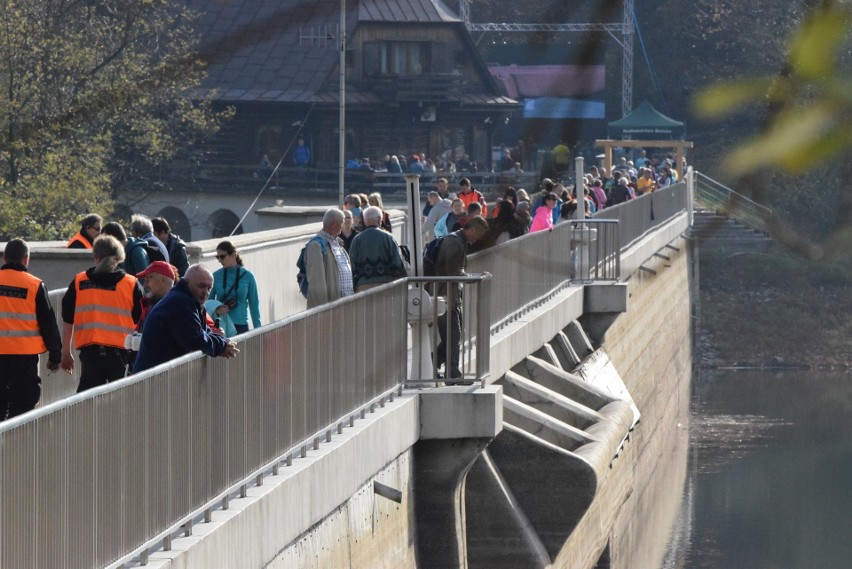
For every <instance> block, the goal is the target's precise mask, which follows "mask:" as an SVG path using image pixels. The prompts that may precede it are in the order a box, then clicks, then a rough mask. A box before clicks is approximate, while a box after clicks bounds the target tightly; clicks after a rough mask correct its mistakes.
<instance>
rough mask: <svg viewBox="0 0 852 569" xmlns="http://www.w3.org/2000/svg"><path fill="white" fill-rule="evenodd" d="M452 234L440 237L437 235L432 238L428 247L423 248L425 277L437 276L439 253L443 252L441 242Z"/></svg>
mask: <svg viewBox="0 0 852 569" xmlns="http://www.w3.org/2000/svg"><path fill="white" fill-rule="evenodd" d="M449 236H450V234H449V233H448V234H447V235H442V236H440V237H436V238H435V239H432V240H431V241H429V242H428V243H427V244H426V247H425V248H424V249H423V276H424V277H434V276H435V267H436V266H437V264H438V253H440V252H441V243H443V242H444V239H446V238H447V237H449Z"/></svg>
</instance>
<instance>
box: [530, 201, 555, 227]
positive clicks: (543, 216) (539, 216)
mask: <svg viewBox="0 0 852 569" xmlns="http://www.w3.org/2000/svg"><path fill="white" fill-rule="evenodd" d="M556 202H557V199H556V194H554V193H553V192H550V193H549V194H547V195H546V196H544V201H543V202H542V204H541V205H540V206H539V207H538V209H536V210H535V218H534V219H533V222H532V225H531V226H530V233H535V232H536V231H543V230H545V229H546V230H548V231H550V230H551V229H553V208H554V207H556Z"/></svg>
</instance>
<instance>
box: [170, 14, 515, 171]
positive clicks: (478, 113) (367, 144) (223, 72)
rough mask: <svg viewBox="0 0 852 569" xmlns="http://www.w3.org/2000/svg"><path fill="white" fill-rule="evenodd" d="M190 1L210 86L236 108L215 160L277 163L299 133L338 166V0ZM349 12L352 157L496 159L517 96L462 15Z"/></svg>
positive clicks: (317, 156)
mask: <svg viewBox="0 0 852 569" xmlns="http://www.w3.org/2000/svg"><path fill="white" fill-rule="evenodd" d="M184 1H185V2H186V3H187V5H188V6H189V7H190V8H191V9H192V10H194V11H197V12H199V13H200V14H201V17H200V19H199V21H198V23H197V29H198V32H199V34H200V36H201V38H202V51H201V56H202V58H203V59H204V60H205V61H207V62H208V78H207V83H206V85H205V86H206V87H210V88H214V89H216V93H217V94H216V97H215V100H216V104H217V105H220V106H223V107H224V106H232V107H234V108H235V109H236V114H235V117H234V119H233V120H232V121H231V122H230V123H229V124H228V125H227V126H226V127H225V128H224V129H223V131H222V133H221V134H220V136H219V137H218V139H217V141H216V148H215V151H216V154H217V160H218V161H220V163H223V164H231V165H246V164H256V163H257V162H258V160H259V159H260V157H261V156H262V155H264V154H267V155H268V156H269V158H270V160H271V161H272V162H273V163H274V162H275V161H277V159H278V158H279V157H280V156H281V155H282V154H284V153H285V152H288V148H290V151H289V152H290V153H291V152H292V149H291V144H294V139H295V137H296V136H297V134H298V135H299V136H303V137H304V138H305V141H306V143H307V145H308V146H309V147H310V148H311V151H312V154H313V163H314V164H315V165H317V166H319V167H330V168H331V167H334V166H336V165H337V163H338V108H339V66H338V62H339V57H340V52H339V43H338V39H337V38H338V37H339V36H338V34H339V33H340V31H339V29H338V28H339V21H340V0H274V1H273V0H215V1H213V0H184ZM346 11H347V14H346V22H347V23H346V34H347V36H346V56H345V58H346V82H345V83H346V154H347V157H348V158H351V157H356V158H360V157H370V158H371V159H373V160H376V159H379V160H380V159H381V158H382V157H384V156H385V155H386V154H400V153H402V154H404V155H410V154H411V153H412V152H425V153H427V154H428V156H429V157H436V156H438V155H439V154H440V153H442V152H444V151H446V150H448V149H453V150H456V151H458V150H459V149H463V150H464V152H466V153H467V154H469V155H470V158H471V159H472V160H476V161H478V162H479V163H480V165H487V164H488V161H489V159H490V155H491V150H490V149H491V132H492V127H493V125H495V124H497V123H498V122H499V121H503V120H505V119H506V118H507V117H508V116H510V115H511V114H512V113H513V112H514V111H515V110H516V109H518V108H519V105H518V103H517V102H516V101H514V100H513V99H510V98H508V97H506V96H503V95H502V94H501V92H500V89H499V87H498V86H497V85H496V84H495V82H494V80H493V79H492V77H491V75H490V74H489V72H488V69H487V67H486V65H485V62H484V61H483V59H482V57H481V55H480V54H479V52H478V50H477V49H476V46H475V45H474V43H473V40H472V38H471V36H470V34H469V32H468V30H467V28H466V27H465V25H464V23H463V22H462V21H461V20H460V19H459V17H458V15H457V14H455V13H454V12H453V11H452V10H450V9H449V8H448V7H447V6H446V5H444V4H443V3H442V2H441V1H440V0H346ZM284 164H285V165H291V164H292V161H291V160H290V158H289V156H287V157H285V161H284Z"/></svg>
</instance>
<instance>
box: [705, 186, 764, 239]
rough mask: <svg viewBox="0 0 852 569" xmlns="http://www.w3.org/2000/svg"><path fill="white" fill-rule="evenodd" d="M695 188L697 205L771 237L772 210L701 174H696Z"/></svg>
mask: <svg viewBox="0 0 852 569" xmlns="http://www.w3.org/2000/svg"><path fill="white" fill-rule="evenodd" d="M695 188H696V192H695V193H696V195H695V201H696V205H698V206H700V207H705V208H707V209H710V210H713V211H715V212H718V213H721V214H722V215H725V216H727V217H732V218H733V219H736V220H737V221H739V222H740V223H742V224H744V225H747V226H748V227H751V228H752V229H755V230H757V231H761V232H763V233H765V234H766V235H770V236H771V234H772V210H771V209H770V208H768V207H766V206H763V205H760V204H759V203H757V202H755V201H753V200H751V199H749V198H747V197H746V196H744V195H742V194H740V193H737V192H735V191H734V190H732V189H731V188H729V187H727V186H725V185H724V184H721V183H720V182H717V181H716V180H714V179H713V178H710V177H709V176H706V175H705V174H702V173H701V172H695Z"/></svg>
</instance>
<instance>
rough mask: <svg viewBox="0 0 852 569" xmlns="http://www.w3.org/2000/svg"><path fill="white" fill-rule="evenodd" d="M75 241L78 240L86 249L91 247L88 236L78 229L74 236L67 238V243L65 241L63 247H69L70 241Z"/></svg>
mask: <svg viewBox="0 0 852 569" xmlns="http://www.w3.org/2000/svg"><path fill="white" fill-rule="evenodd" d="M75 241H79V242H80V243H82V244H83V245H85V246H86V249H91V248H92V243H91V241H89V238H88V237H86V236H85V235H83V232H82V231H78V232H77V234H76V235H74V237H72V238H71V239H69V240H68V243H66V244H65V247H66V248H70V247H71V244H72V243H74V242H75Z"/></svg>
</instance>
